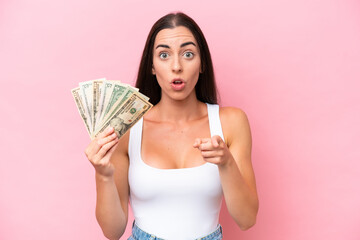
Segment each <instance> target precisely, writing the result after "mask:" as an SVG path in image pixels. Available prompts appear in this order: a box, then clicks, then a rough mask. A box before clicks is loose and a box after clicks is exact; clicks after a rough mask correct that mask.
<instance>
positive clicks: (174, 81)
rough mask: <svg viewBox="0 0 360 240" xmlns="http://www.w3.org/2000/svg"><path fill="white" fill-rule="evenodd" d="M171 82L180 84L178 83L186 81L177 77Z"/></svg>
mask: <svg viewBox="0 0 360 240" xmlns="http://www.w3.org/2000/svg"><path fill="white" fill-rule="evenodd" d="M171 83H172V84H176V85H178V84H182V83H184V81H183V80H182V79H180V78H177V79H174V80H172V82H171Z"/></svg>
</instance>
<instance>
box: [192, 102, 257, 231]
mask: <svg viewBox="0 0 360 240" xmlns="http://www.w3.org/2000/svg"><path fill="white" fill-rule="evenodd" d="M220 118H221V123H222V126H223V132H224V136H225V142H224V141H223V140H222V139H221V137H220V136H213V137H212V138H211V139H197V140H196V141H195V144H194V147H198V148H199V149H200V150H201V153H202V155H203V158H204V160H205V161H208V162H212V163H214V164H217V165H218V168H219V174H220V179H221V185H222V188H223V192H224V198H225V202H226V206H227V209H228V211H229V213H230V215H231V216H232V218H233V219H234V220H235V222H236V223H237V225H238V226H239V227H240V228H241V229H242V230H247V229H249V228H250V227H252V226H253V225H254V224H255V222H256V215H257V212H258V208H259V201H258V196H257V191H256V182H255V175H254V171H253V168H252V164H251V133H250V127H249V123H248V120H247V117H246V115H245V113H244V112H243V111H241V110H240V109H236V108H222V109H221V110H220Z"/></svg>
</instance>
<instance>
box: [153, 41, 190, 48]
mask: <svg viewBox="0 0 360 240" xmlns="http://www.w3.org/2000/svg"><path fill="white" fill-rule="evenodd" d="M187 45H194V46H195V47H196V44H195V43H193V42H185V43H182V44H181V45H180V47H181V48H182V47H185V46H187ZM159 47H163V48H170V47H169V46H168V45H165V44H159V45H157V46H156V48H159ZM156 48H155V49H156Z"/></svg>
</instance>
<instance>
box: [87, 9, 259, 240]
mask: <svg viewBox="0 0 360 240" xmlns="http://www.w3.org/2000/svg"><path fill="white" fill-rule="evenodd" d="M136 87H138V88H139V89H140V92H142V93H143V94H145V95H147V96H148V97H150V101H152V103H153V104H154V107H153V108H152V109H151V110H150V111H149V112H148V113H146V114H145V115H144V117H143V119H141V120H140V121H139V122H138V123H137V124H135V125H134V126H133V128H132V129H131V130H130V131H128V132H127V133H126V134H125V135H124V136H123V137H121V138H120V139H118V138H117V136H116V134H115V133H114V129H112V128H109V129H107V130H106V131H104V132H103V133H102V134H100V135H99V136H98V137H97V138H96V139H94V140H93V141H92V142H91V143H90V144H89V146H88V147H87V149H86V150H85V153H86V155H87V157H88V159H89V160H90V162H91V163H92V164H93V166H94V167H95V170H96V188H97V203H96V217H97V220H98V223H99V225H100V226H101V228H102V230H103V233H104V235H105V236H106V237H107V238H109V239H119V238H120V237H121V236H122V235H123V233H124V231H125V228H126V224H127V221H128V201H129V200H130V204H131V207H132V210H133V212H134V216H135V221H134V222H133V229H132V235H131V236H130V238H129V239H137V240H142V239H171V240H176V239H182V240H184V239H198V238H201V239H206V240H209V239H222V227H221V225H220V224H219V223H218V219H219V212H220V207H221V201H222V197H224V198H225V201H226V206H227V209H228V211H229V213H230V215H231V216H232V218H233V219H234V220H235V222H236V223H237V224H238V226H239V227H240V228H241V229H242V230H246V229H248V228H250V227H251V226H253V225H254V224H255V221H256V215H257V211H258V198H257V191H256V184H255V177H254V172H253V169H252V164H251V134H250V128H249V123H248V120H247V117H246V115H245V113H244V112H243V111H242V110H240V109H236V108H231V107H226V108H220V109H219V107H218V105H216V103H217V96H216V87H215V81H214V73H213V67H212V62H211V57H210V53H209V49H208V46H207V43H206V40H205V38H204V36H203V34H202V32H201V30H200V28H199V27H198V26H197V24H196V23H195V22H194V21H193V20H192V19H191V18H189V17H188V16H186V15H185V14H183V13H176V14H168V15H166V16H164V17H162V18H161V19H159V20H158V21H157V22H156V23H155V24H154V26H153V27H152V29H151V31H150V33H149V36H148V39H147V41H146V44H145V48H144V52H143V56H142V60H141V63H140V67H139V73H138V78H137V82H136Z"/></svg>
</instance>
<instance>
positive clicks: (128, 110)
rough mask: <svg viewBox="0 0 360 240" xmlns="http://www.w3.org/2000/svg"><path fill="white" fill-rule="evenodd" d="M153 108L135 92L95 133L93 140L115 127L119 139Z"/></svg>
mask: <svg viewBox="0 0 360 240" xmlns="http://www.w3.org/2000/svg"><path fill="white" fill-rule="evenodd" d="M151 107H152V104H151V103H150V102H148V101H147V100H145V99H144V98H143V97H142V96H141V95H140V94H139V93H138V92H136V91H135V92H133V93H132V94H131V96H130V97H129V98H128V99H127V100H126V101H124V102H123V104H122V105H121V106H120V107H119V108H118V109H117V111H116V112H114V114H113V115H112V116H111V117H110V118H109V119H108V120H107V121H106V122H105V123H104V125H102V127H101V128H100V129H99V130H98V131H97V132H96V133H94V135H93V138H94V137H97V135H99V134H100V133H101V132H103V131H104V130H105V129H106V128H107V127H108V126H111V127H113V128H114V130H115V132H116V134H117V136H118V138H120V137H121V136H123V135H124V134H125V133H126V132H127V131H128V130H129V129H130V128H131V127H132V126H133V125H134V124H135V123H136V122H137V121H139V120H140V118H141V117H142V116H143V115H144V114H145V113H146V112H147V111H149V110H150V109H151Z"/></svg>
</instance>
